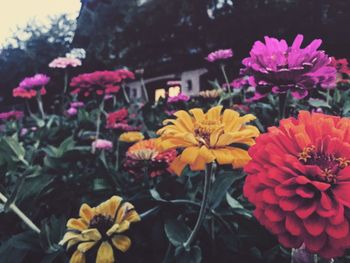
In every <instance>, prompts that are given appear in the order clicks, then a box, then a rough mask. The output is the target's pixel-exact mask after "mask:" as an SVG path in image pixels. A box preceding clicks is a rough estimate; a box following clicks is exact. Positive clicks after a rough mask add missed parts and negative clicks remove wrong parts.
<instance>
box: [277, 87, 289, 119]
mask: <svg viewBox="0 0 350 263" xmlns="http://www.w3.org/2000/svg"><path fill="white" fill-rule="evenodd" d="M287 100H288V92H285V93H280V95H279V99H278V104H279V119H284V118H285V117H286V109H287Z"/></svg>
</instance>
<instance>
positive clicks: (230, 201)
mask: <svg viewBox="0 0 350 263" xmlns="http://www.w3.org/2000/svg"><path fill="white" fill-rule="evenodd" d="M226 201H227V203H228V204H229V205H230V206H231V207H232V208H233V209H237V208H240V209H244V207H243V206H242V205H241V204H240V203H239V202H238V201H237V200H236V199H235V198H233V197H232V196H231V195H230V194H229V193H226Z"/></svg>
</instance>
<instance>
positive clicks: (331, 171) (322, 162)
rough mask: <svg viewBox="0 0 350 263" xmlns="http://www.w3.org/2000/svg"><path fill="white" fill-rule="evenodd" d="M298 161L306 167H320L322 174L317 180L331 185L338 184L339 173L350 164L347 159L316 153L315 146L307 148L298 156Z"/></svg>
mask: <svg viewBox="0 0 350 263" xmlns="http://www.w3.org/2000/svg"><path fill="white" fill-rule="evenodd" d="M298 159H299V161H301V162H302V163H303V164H305V165H316V166H318V167H320V169H321V170H322V174H321V175H319V176H317V177H318V178H317V179H319V180H320V181H323V182H327V183H331V184H334V183H336V177H337V174H338V172H339V171H340V170H341V169H344V168H345V167H347V166H348V165H349V164H350V160H347V159H345V158H342V157H336V156H334V155H332V154H325V153H318V152H316V147H315V146H308V147H305V148H304V150H303V151H302V152H301V153H299V154H298Z"/></svg>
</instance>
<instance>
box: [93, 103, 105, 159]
mask: <svg viewBox="0 0 350 263" xmlns="http://www.w3.org/2000/svg"><path fill="white" fill-rule="evenodd" d="M103 108H104V100H102V102H101V104H100V107H99V109H98V113H97V121H96V136H95V141H97V140H98V138H99V137H100V126H101V114H102V112H103ZM95 152H96V145H95V144H93V146H92V153H95Z"/></svg>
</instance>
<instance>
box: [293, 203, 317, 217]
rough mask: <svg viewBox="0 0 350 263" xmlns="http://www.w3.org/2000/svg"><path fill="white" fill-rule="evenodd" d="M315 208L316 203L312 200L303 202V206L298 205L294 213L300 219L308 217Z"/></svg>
mask: <svg viewBox="0 0 350 263" xmlns="http://www.w3.org/2000/svg"><path fill="white" fill-rule="evenodd" d="M316 208H317V203H316V202H314V201H309V202H304V204H303V206H300V207H298V208H297V209H296V210H295V213H296V214H297V216H298V217H300V218H301V219H305V218H307V217H309V216H310V215H311V214H312V213H313V212H315V210H316Z"/></svg>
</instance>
